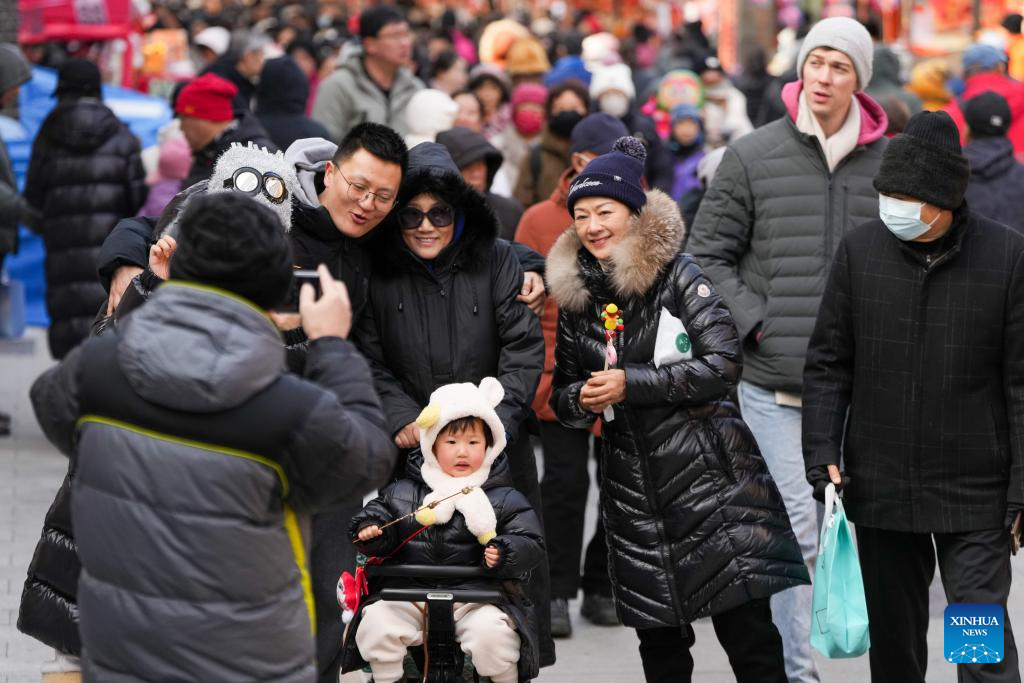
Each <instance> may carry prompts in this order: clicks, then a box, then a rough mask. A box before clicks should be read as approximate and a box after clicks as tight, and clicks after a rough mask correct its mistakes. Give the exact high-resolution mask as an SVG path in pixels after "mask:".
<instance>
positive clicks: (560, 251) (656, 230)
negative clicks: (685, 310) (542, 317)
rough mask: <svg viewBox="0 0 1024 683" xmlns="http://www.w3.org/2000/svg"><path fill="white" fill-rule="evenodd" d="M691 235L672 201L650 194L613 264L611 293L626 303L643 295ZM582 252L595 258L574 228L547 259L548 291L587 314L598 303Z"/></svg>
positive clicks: (562, 304) (563, 303) (561, 304)
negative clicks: (583, 261) (595, 302)
mask: <svg viewBox="0 0 1024 683" xmlns="http://www.w3.org/2000/svg"><path fill="white" fill-rule="evenodd" d="M685 236H686V226H685V225H684V224H683V219H682V216H680V214H679V207H678V206H676V203H675V202H674V201H672V198H671V197H669V196H668V195H667V194H665V193H664V192H662V191H661V190H651V191H650V192H648V193H647V203H646V204H645V205H644V207H643V209H641V210H640V213H639V214H637V215H635V216H633V217H632V218H631V219H630V222H629V227H628V228H627V231H626V237H625V238H624V239H623V240H622V242H620V243H619V245H618V246H617V247H615V250H614V251H613V252H612V255H611V257H610V259H609V260H610V262H611V269H610V271H609V273H608V280H609V286H610V287H611V289H612V290H613V291H614V292H615V293H616V294H618V295H621V296H622V297H624V298H631V297H636V296H641V295H643V294H644V293H645V292H646V291H647V290H649V289H650V288H651V286H652V285H654V283H655V282H656V281H657V280H658V276H659V275H661V273H662V272H663V271H664V270H665V267H666V266H668V264H670V263H671V262H672V261H673V260H674V259H675V257H676V255H677V254H678V253H679V249H680V247H681V246H682V243H683V238H684V237H685ZM581 251H582V252H584V253H585V254H586V257H590V254H589V252H587V251H586V249H584V247H583V244H582V243H581V242H580V239H579V237H577V236H576V229H575V228H572V227H570V228H569V229H568V230H566V231H565V232H564V233H562V236H561V237H559V238H558V240H557V241H555V244H554V246H552V247H551V251H550V252H549V253H548V259H547V281H548V291H549V292H550V293H551V295H552V296H554V297H555V301H557V302H558V305H559V307H561V308H564V309H565V310H567V311H572V312H574V313H579V312H582V311H584V310H585V309H586V307H587V304H588V303H589V302H590V300H591V298H592V293H591V291H590V287H589V286H588V283H587V276H586V273H585V272H584V268H583V265H582V264H581V262H580V252H581ZM586 257H584V258H586ZM590 258H591V259H592V257H590Z"/></svg>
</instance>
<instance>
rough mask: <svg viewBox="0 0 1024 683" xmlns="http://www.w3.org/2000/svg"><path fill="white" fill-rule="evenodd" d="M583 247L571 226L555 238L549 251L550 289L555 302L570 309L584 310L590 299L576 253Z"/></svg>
mask: <svg viewBox="0 0 1024 683" xmlns="http://www.w3.org/2000/svg"><path fill="white" fill-rule="evenodd" d="M582 248H583V244H582V243H581V242H580V238H579V237H577V236H576V228H569V229H568V230H566V231H565V232H563V233H562V234H561V235H560V236H559V238H558V239H557V240H555V243H554V244H553V245H552V246H551V251H549V252H548V260H547V266H546V267H545V276H546V279H547V284H548V291H549V292H550V293H551V296H553V297H554V298H555V303H556V304H558V305H559V306H562V307H564V308H565V309H566V310H568V311H582V310H583V309H584V308H585V307H586V305H587V301H588V300H589V299H590V292H588V291H587V288H586V287H585V286H584V283H583V276H582V275H580V271H579V267H578V266H577V264H576V253H577V252H578V251H579V250H580V249H582Z"/></svg>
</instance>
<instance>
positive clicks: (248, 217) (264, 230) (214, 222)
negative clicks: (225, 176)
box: [171, 192, 292, 309]
mask: <svg viewBox="0 0 1024 683" xmlns="http://www.w3.org/2000/svg"><path fill="white" fill-rule="evenodd" d="M179 226H180V227H179V233H178V249H177V251H175V252H174V256H173V257H172V258H171V278H172V279H175V280H185V281H189V282H198V283H201V284H206V285H211V286H213V287H218V288H220V289H224V290H227V291H229V292H232V293H234V294H237V295H238V296H240V297H243V298H245V299H248V300H249V301H251V302H252V303H254V304H256V306H258V307H259V308H262V309H270V308H273V307H274V306H276V305H277V304H279V303H281V301H282V300H283V299H284V297H285V295H286V294H287V293H288V291H289V287H290V286H291V282H292V249H291V245H290V244H289V243H288V237H287V236H286V235H285V232H284V231H283V230H282V229H281V221H280V219H279V218H278V217H277V216H276V215H275V214H274V212H273V211H271V210H270V209H268V208H267V207H265V206H263V205H261V204H260V203H259V202H257V201H256V200H254V199H252V198H251V197H247V196H245V195H242V194H238V193H235V192H218V193H215V194H207V195H201V196H197V197H194V198H192V200H191V201H189V203H188V206H187V207H186V208H185V211H184V213H183V214H182V215H181V219H180V220H179Z"/></svg>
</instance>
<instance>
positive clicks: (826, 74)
mask: <svg viewBox="0 0 1024 683" xmlns="http://www.w3.org/2000/svg"><path fill="white" fill-rule="evenodd" d="M873 49H874V48H873V46H872V43H871V36H869V35H868V32H867V31H866V30H865V29H864V27H863V26H861V25H860V24H859V23H857V22H856V21H853V20H852V19H845V18H838V17H836V18H830V19H825V20H823V21H821V22H819V23H817V24H815V25H814V27H813V28H812V29H811V31H810V32H809V33H808V34H807V38H806V39H805V40H804V43H803V46H802V48H801V50H800V54H799V56H798V59H797V66H798V70H799V73H800V76H801V79H800V80H798V81H796V82H794V83H791V84H789V85H787V86H786V87H785V88H783V91H782V100H783V103H784V104H785V106H786V110H787V113H788V115H787V116H784V117H783V118H782V119H779V120H777V121H774V122H773V123H770V124H768V125H766V126H764V127H763V128H760V129H759V130H756V131H754V132H753V133H750V134H748V135H746V136H744V137H743V138H741V139H739V140H737V141H736V142H735V143H733V144H732V145H730V146H729V148H728V150H727V151H726V153H725V157H724V158H723V160H722V165H721V166H720V167H719V169H718V173H717V175H716V176H715V179H714V182H713V183H712V185H711V187H710V188H709V189H708V192H707V195H706V196H705V198H704V201H703V203H702V204H701V207H700V211H699V213H698V214H697V218H696V220H695V223H694V226H693V231H692V236H691V237H690V241H689V245H688V248H689V250H690V251H691V252H692V253H693V254H694V255H696V256H697V257H698V259H699V260H700V261H701V263H702V265H703V266H704V269H705V271H706V272H707V274H708V276H709V277H711V278H712V280H714V282H715V285H716V287H717V289H718V292H719V294H721V296H722V297H723V298H724V299H725V301H726V303H727V304H728V305H729V308H730V310H731V312H732V315H733V318H734V319H735V321H736V326H737V328H738V329H739V334H740V336H741V337H742V338H743V340H744V354H743V355H744V360H745V361H746V367H745V369H744V374H743V381H742V383H741V384H740V388H739V396H740V403H741V406H742V409H743V417H744V419H745V420H746V421H747V424H749V425H750V429H751V431H753V433H754V436H755V437H756V438H757V442H758V445H759V446H760V448H761V452H762V453H763V455H764V458H765V460H766V461H767V463H768V468H769V470H770V471H771V473H772V476H773V477H774V478H775V481H776V483H777V484H778V486H779V490H780V491H781V492H782V496H783V499H784V500H785V503H786V510H787V511H788V512H789V519H790V522H791V523H792V525H793V530H794V531H795V532H796V535H797V539H798V540H799V542H800V547H801V549H802V551H803V555H804V559H805V560H806V561H807V563H808V566H809V567H812V568H813V566H814V560H815V556H816V554H817V532H818V528H817V527H818V525H817V509H816V504H815V503H814V500H813V499H812V497H811V489H810V485H809V484H808V483H807V481H806V480H805V477H804V465H803V455H802V450H801V439H800V429H801V422H800V405H801V392H802V379H803V368H804V357H805V355H806V353H807V342H808V340H809V339H810V336H811V332H812V330H813V328H814V321H815V317H816V315H817V312H818V306H819V304H820V302H821V296H822V292H823V291H824V288H825V281H826V276H827V274H828V268H829V264H830V263H831V261H832V255H833V253H834V251H835V248H836V246H837V245H838V244H839V241H840V239H841V238H842V236H843V235H844V234H845V233H846V232H847V231H848V230H850V229H852V228H853V227H855V226H857V225H858V224H860V223H864V222H866V221H868V220H872V219H876V218H877V217H878V194H877V192H875V190H874V188H873V187H872V185H871V182H872V179H873V178H874V176H875V173H876V172H877V170H878V165H879V163H880V162H881V157H882V150H883V149H884V147H885V139H884V137H883V136H884V133H885V129H886V126H887V124H888V121H887V119H886V116H885V112H884V111H883V110H882V108H881V106H879V105H878V103H877V102H875V101H874V100H872V99H871V98H870V97H868V96H867V95H865V94H864V93H863V92H862V91H863V89H864V87H865V86H866V85H867V84H868V83H869V82H870V81H871V74H872V55H873ZM811 593H812V591H811V587H810V586H800V587H797V588H792V589H790V590H787V591H784V592H782V593H777V594H776V595H774V596H773V597H772V614H773V615H774V618H775V623H776V625H777V626H778V628H779V631H780V632H781V634H782V638H783V644H784V647H785V651H786V673H787V675H788V677H789V680H790V681H801V682H804V683H807V682H811V681H817V680H818V674H817V671H816V670H815V666H814V660H813V658H812V656H811V649H810V643H809V638H810V636H809V633H810V631H809V629H810V617H811Z"/></svg>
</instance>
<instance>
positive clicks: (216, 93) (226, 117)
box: [174, 74, 238, 121]
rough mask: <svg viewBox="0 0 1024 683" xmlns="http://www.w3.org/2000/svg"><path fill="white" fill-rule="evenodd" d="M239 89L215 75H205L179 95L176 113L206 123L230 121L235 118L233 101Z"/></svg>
mask: <svg viewBox="0 0 1024 683" xmlns="http://www.w3.org/2000/svg"><path fill="white" fill-rule="evenodd" d="M237 94H238V88H237V87H236V86H235V84H234V83H232V82H231V81H229V80H226V79H223V78H221V77H220V76H217V75H214V74H203V75H202V76H200V77H199V78H196V79H194V80H193V81H192V82H190V83H189V84H188V85H186V86H185V87H184V88H182V89H181V92H180V93H178V99H177V100H175V102H174V111H175V113H177V114H179V115H181V116H194V117H195V118H197V119H205V120H206V121H230V120H231V119H233V118H234V117H235V113H234V109H233V108H232V106H231V100H232V99H234V97H235V95H237Z"/></svg>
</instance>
